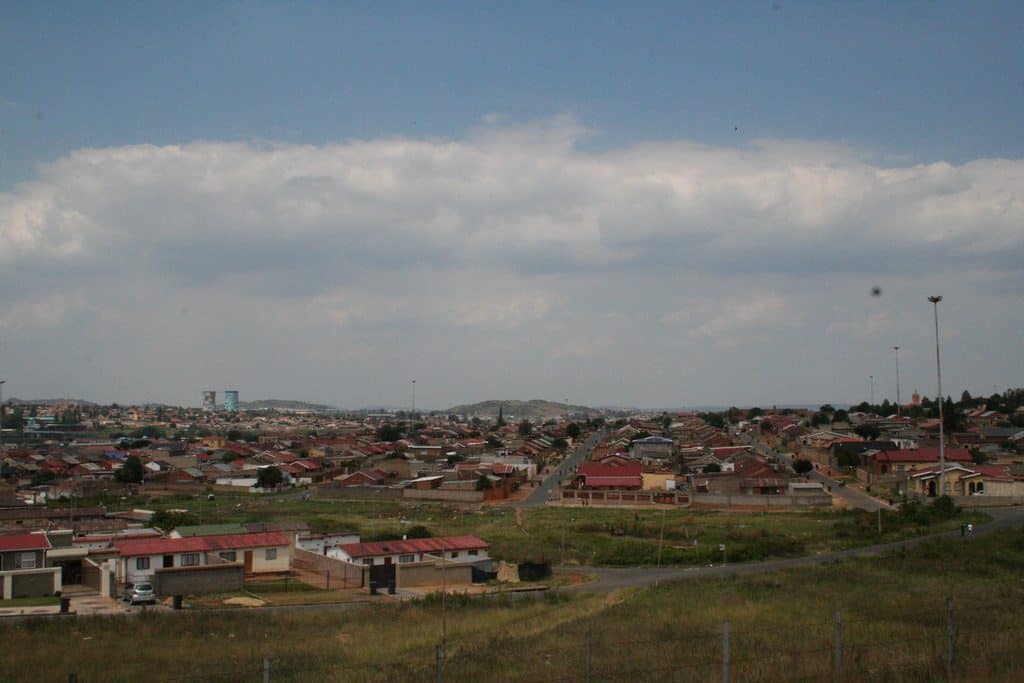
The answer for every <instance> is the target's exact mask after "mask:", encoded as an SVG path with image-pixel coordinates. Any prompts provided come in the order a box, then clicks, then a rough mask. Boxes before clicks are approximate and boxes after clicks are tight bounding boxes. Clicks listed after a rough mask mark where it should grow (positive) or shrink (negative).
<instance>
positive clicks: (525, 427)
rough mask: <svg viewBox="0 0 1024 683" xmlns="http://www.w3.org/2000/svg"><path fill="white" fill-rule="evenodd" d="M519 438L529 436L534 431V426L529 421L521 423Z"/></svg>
mask: <svg viewBox="0 0 1024 683" xmlns="http://www.w3.org/2000/svg"><path fill="white" fill-rule="evenodd" d="M518 431H519V436H529V435H530V433H531V432H532V431H533V424H532V423H531V422H530V421H529V420H523V421H522V422H520V423H519V428H518Z"/></svg>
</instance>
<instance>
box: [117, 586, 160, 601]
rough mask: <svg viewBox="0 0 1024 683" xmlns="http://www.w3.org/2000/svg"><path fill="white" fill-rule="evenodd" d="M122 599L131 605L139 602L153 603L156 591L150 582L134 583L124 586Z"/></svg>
mask: <svg viewBox="0 0 1024 683" xmlns="http://www.w3.org/2000/svg"><path fill="white" fill-rule="evenodd" d="M124 600H125V602H128V603H130V604H132V605H138V604H140V603H151V604H152V603H155V602H156V593H155V592H154V591H153V584H151V583H135V584H131V583H130V584H128V585H127V586H125V591H124Z"/></svg>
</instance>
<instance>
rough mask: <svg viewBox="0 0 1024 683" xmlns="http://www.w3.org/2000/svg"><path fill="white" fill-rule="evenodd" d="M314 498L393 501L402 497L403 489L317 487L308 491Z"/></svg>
mask: <svg viewBox="0 0 1024 683" xmlns="http://www.w3.org/2000/svg"><path fill="white" fill-rule="evenodd" d="M310 490H311V491H313V492H314V494H313V495H314V496H315V497H316V498H349V499H353V500H366V499H376V500H379V499H392V500H393V499H395V498H401V497H402V491H403V489H393V488H386V487H376V486H366V487H363V486H342V487H337V488H334V487H331V486H317V487H315V488H312V489H310Z"/></svg>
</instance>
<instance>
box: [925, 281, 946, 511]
mask: <svg viewBox="0 0 1024 683" xmlns="http://www.w3.org/2000/svg"><path fill="white" fill-rule="evenodd" d="M928 301H930V302H931V303H932V309H933V310H934V312H935V373H936V375H937V377H938V382H939V495H940V496H941V495H945V494H946V434H945V425H944V424H943V423H944V422H945V417H944V415H943V409H942V360H941V357H940V356H939V302H940V301H942V297H941V296H930V297H928Z"/></svg>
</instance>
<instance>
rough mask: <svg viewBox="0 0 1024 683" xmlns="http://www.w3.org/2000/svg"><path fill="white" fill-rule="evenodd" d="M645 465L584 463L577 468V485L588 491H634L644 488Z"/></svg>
mask: <svg viewBox="0 0 1024 683" xmlns="http://www.w3.org/2000/svg"><path fill="white" fill-rule="evenodd" d="M643 469H644V468H643V465H641V464H640V463H630V464H627V465H600V464H596V463H584V464H581V465H580V466H579V467H578V468H576V483H577V486H578V487H581V488H586V489H617V490H624V491H634V490H637V489H640V488H643Z"/></svg>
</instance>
